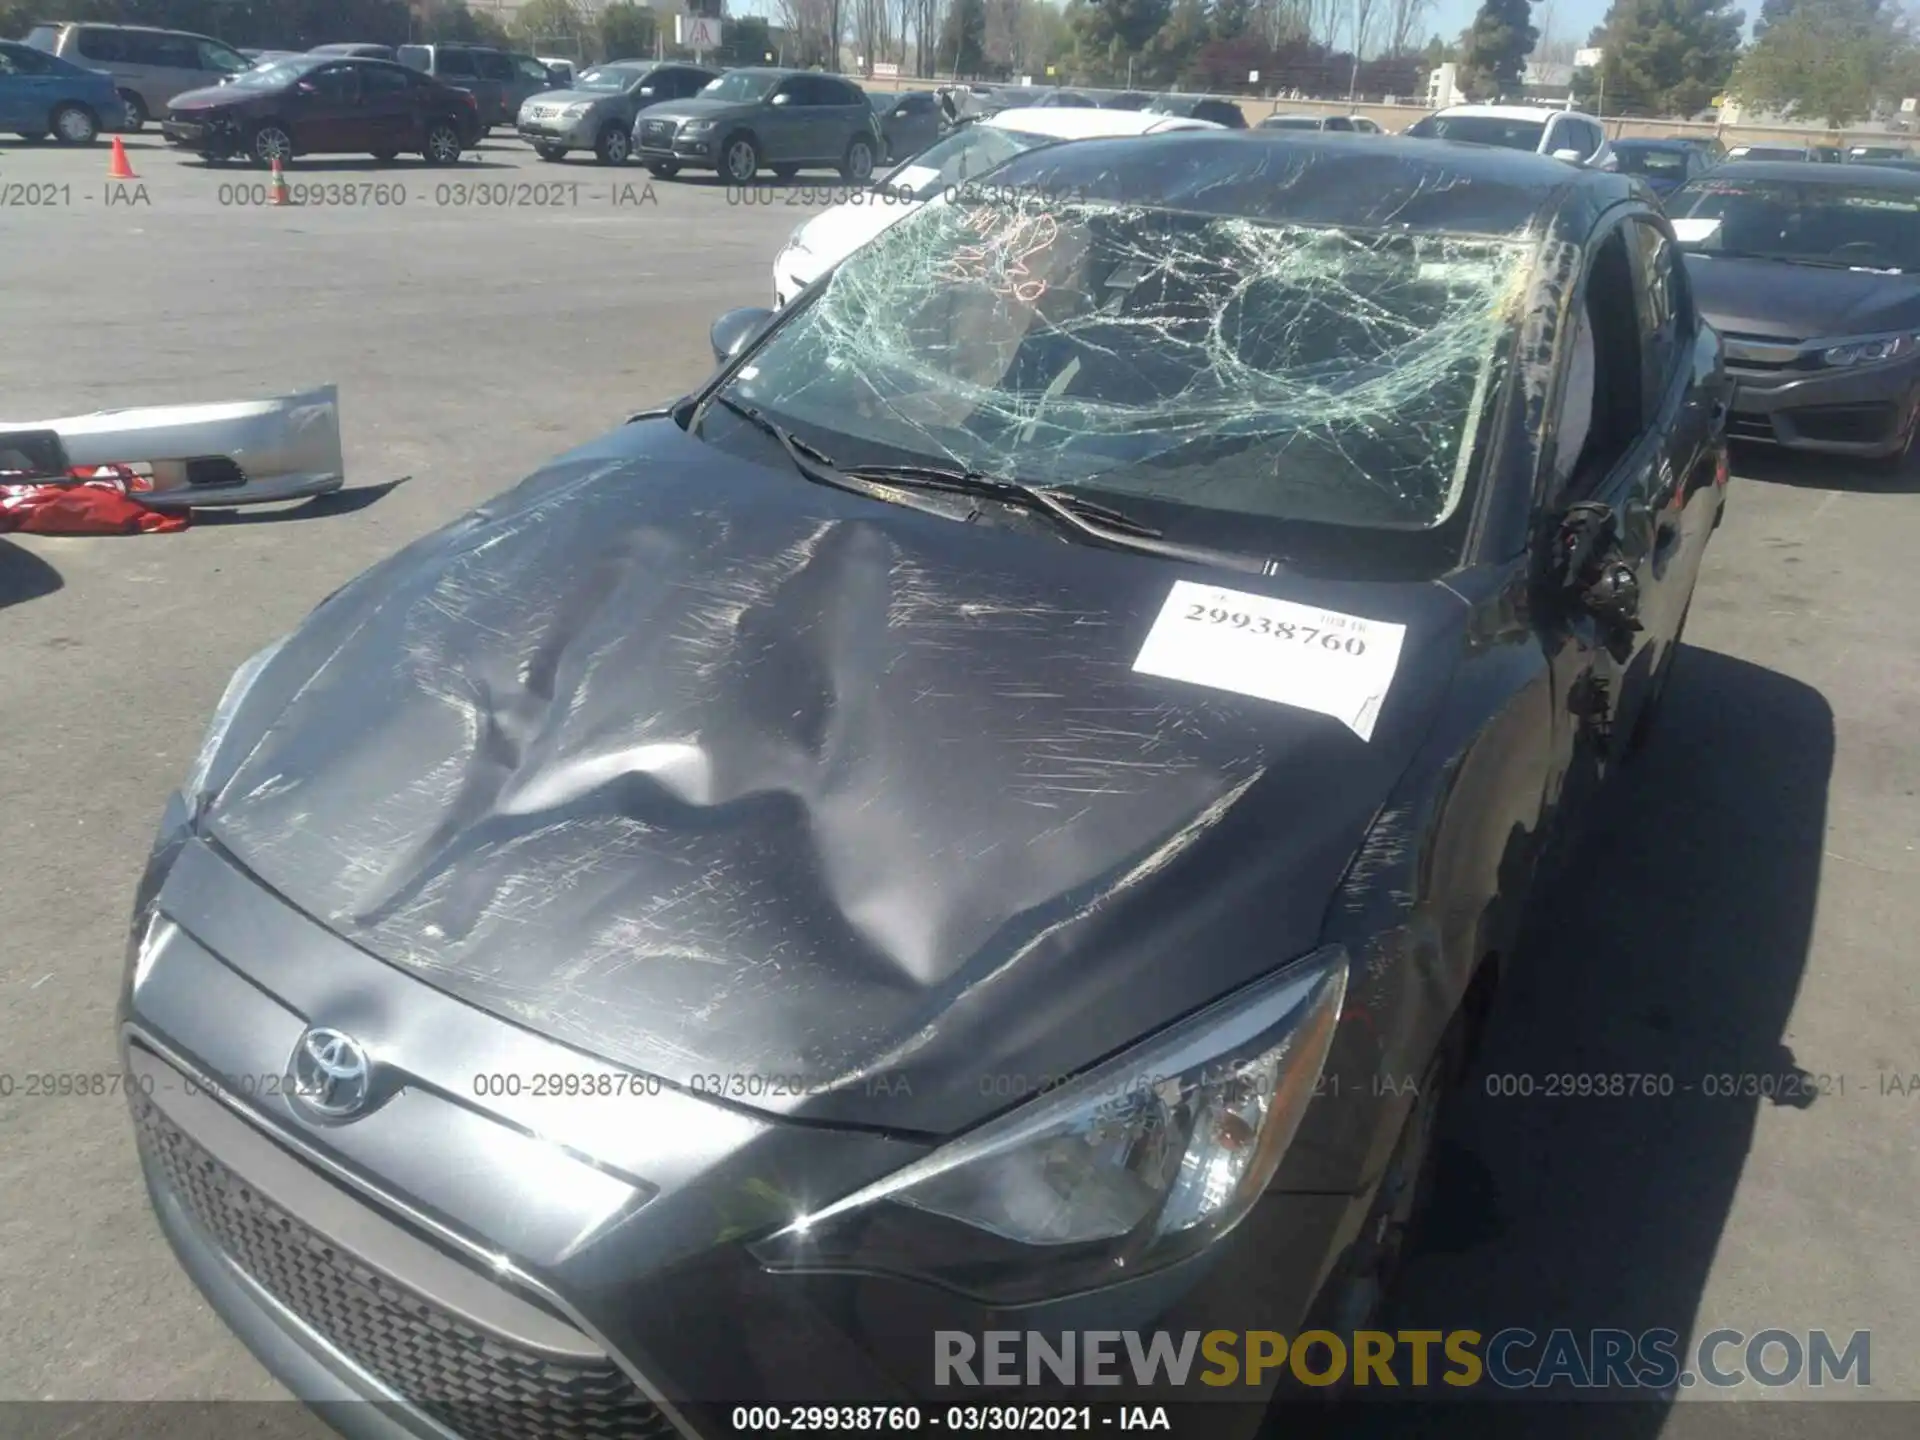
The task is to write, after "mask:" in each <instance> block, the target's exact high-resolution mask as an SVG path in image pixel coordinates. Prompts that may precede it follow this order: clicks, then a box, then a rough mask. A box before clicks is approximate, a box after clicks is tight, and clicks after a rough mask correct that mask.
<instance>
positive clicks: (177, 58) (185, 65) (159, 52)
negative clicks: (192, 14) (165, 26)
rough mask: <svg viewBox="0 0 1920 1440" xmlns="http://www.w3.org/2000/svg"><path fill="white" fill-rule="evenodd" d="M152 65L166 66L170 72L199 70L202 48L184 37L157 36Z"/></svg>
mask: <svg viewBox="0 0 1920 1440" xmlns="http://www.w3.org/2000/svg"><path fill="white" fill-rule="evenodd" d="M151 43H152V45H153V59H152V60H151V61H149V62H148V63H149V64H152V65H164V66H166V67H167V69H169V70H198V69H199V68H200V46H199V44H198V43H197V42H195V41H192V40H189V39H188V38H187V37H186V36H184V35H155V36H153V37H152V42H151Z"/></svg>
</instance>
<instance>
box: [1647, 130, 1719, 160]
mask: <svg viewBox="0 0 1920 1440" xmlns="http://www.w3.org/2000/svg"><path fill="white" fill-rule="evenodd" d="M1662 138H1663V139H1667V140H1671V141H1672V142H1673V143H1674V144H1676V145H1686V146H1689V147H1690V148H1692V149H1695V150H1698V151H1699V152H1700V153H1701V154H1703V155H1705V156H1706V157H1707V162H1708V164H1710V165H1718V164H1719V163H1720V162H1721V161H1722V160H1724V159H1726V158H1727V147H1726V146H1725V145H1722V144H1721V143H1720V137H1719V136H1717V135H1667V136H1663V137H1662Z"/></svg>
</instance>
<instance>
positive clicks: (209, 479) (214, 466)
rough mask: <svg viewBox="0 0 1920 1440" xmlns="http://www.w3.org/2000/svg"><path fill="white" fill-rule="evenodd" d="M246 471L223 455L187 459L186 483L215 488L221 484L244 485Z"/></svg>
mask: <svg viewBox="0 0 1920 1440" xmlns="http://www.w3.org/2000/svg"><path fill="white" fill-rule="evenodd" d="M246 483H247V472H246V471H244V470H242V469H241V468H240V467H239V466H238V465H236V464H235V463H234V462H233V461H231V460H229V459H227V457H226V456H224V455H213V456H209V457H207V458H206V459H202V460H189V461H187V484H189V485H194V486H199V487H201V488H208V489H217V488H218V487H220V486H222V485H244V484H246Z"/></svg>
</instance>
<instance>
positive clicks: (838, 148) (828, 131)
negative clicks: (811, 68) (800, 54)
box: [815, 76, 881, 165]
mask: <svg viewBox="0 0 1920 1440" xmlns="http://www.w3.org/2000/svg"><path fill="white" fill-rule="evenodd" d="M815 83H816V84H818V85H819V86H820V90H821V97H820V98H821V99H822V100H824V101H825V102H826V112H825V113H826V123H825V125H824V126H823V127H822V131H821V136H820V142H821V145H822V146H823V147H824V148H822V150H821V151H820V158H821V159H822V160H825V161H829V162H830V163H832V164H835V165H838V164H839V163H840V162H841V161H842V160H844V159H845V158H846V154H847V147H848V146H849V145H850V144H852V143H853V138H854V137H855V136H856V135H863V136H865V137H866V139H867V142H868V144H869V145H870V146H871V147H872V154H873V161H874V163H875V164H878V163H879V160H880V147H881V141H880V126H879V123H878V121H876V120H875V118H874V114H873V102H872V101H871V100H869V99H868V98H867V92H866V91H864V90H862V89H861V88H860V87H859V86H858V85H854V84H852V83H850V82H848V81H845V80H834V79H831V78H829V77H826V76H819V77H816V80H815Z"/></svg>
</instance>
